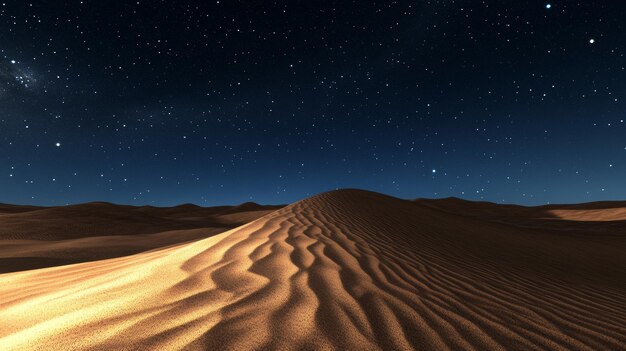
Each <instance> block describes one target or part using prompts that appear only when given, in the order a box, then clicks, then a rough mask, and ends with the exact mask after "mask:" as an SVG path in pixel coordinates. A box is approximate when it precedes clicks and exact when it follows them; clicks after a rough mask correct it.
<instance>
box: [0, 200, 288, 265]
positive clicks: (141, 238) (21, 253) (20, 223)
mask: <svg viewBox="0 0 626 351" xmlns="http://www.w3.org/2000/svg"><path fill="white" fill-rule="evenodd" d="M280 207H282V206H260V205H257V204H254V203H245V204H241V205H238V206H219V207H199V206H196V205H180V206H176V207H152V206H142V207H134V206H125V205H115V204H111V203H103V202H94V203H87V204H79V205H71V206H60V207H33V206H13V205H2V204H0V273H8V272H16V271H21V270H27V269H35V268H44V267H52V266H60V265H64V264H71V263H78V262H87V261H94V260H102V259H106V258H113V257H120V256H126V255H131V254H135V253H139V252H143V251H148V250H153V249H157V248H161V247H165V246H169V245H174V244H180V243H182V242H188V241H192V240H198V239H204V238H206V237H208V236H211V235H214V234H217V233H222V232H225V231H227V230H229V229H232V228H235V227H239V226H240V225H243V224H245V223H248V222H251V221H253V220H255V219H257V218H259V217H262V216H264V215H266V214H268V213H271V212H273V211H275V210H276V209H278V208H280Z"/></svg>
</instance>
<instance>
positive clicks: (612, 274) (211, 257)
mask: <svg viewBox="0 0 626 351" xmlns="http://www.w3.org/2000/svg"><path fill="white" fill-rule="evenodd" d="M455 206H456V210H455V211H452V210H449V209H443V207H442V206H435V205H433V204H432V203H426V202H420V201H417V202H410V201H404V200H399V199H395V198H391V197H387V196H384V195H380V194H376V193H371V192H365V191H358V190H343V191H335V192H330V193H324V194H321V195H318V196H314V197H312V198H309V199H306V200H303V201H300V202H297V203H295V204H292V205H290V206H287V207H285V208H282V209H280V210H277V211H275V212H272V213H270V214H267V215H266V216H264V217H262V218H259V219H257V220H255V221H253V222H251V223H249V224H245V225H243V226H241V227H238V228H235V229H232V230H229V231H227V232H225V233H222V234H218V235H215V236H213V237H210V238H207V239H203V240H199V241H195V242H191V243H185V244H180V245H176V246H171V247H168V248H165V249H161V250H154V251H150V252H144V253H140V254H136V255H132V256H127V257H120V258H114V259H108V260H103V261H94V262H87V263H81V264H75V265H68V266H61V267H53V268H44V269H38V270H31V271H25V272H16V273H8V274H3V275H0V346H1V347H0V348H1V349H2V350H34V349H40V350H64V349H69V350H87V349H115V350H120V349H133V350H134V349H144V350H145V349H154V350H164V349H190V350H194V349H198V350H253V349H254V350H265V349H269V350H272V349H276V350H412V349H422V350H424V349H426V350H447V349H450V350H451V349H463V350H502V349H507V350H537V349H553V350H558V349H561V350H620V349H624V348H625V347H626V275H625V274H624V272H625V271H626V256H625V255H624V252H626V238H625V237H624V236H623V235H621V234H620V233H617V234H615V233H611V231H610V228H611V226H610V225H611V224H613V225H615V223H613V222H615V221H613V222H594V225H595V226H596V227H595V231H594V232H593V233H591V234H588V235H584V234H583V232H584V228H585V227H583V229H579V230H578V232H577V234H576V235H564V234H563V231H559V230H557V229H555V227H554V224H552V222H550V224H545V223H544V221H543V220H539V221H538V222H537V224H535V225H532V223H533V219H532V218H525V219H524V220H519V219H518V220H510V219H507V218H508V217H506V218H504V219H500V220H498V218H496V217H497V211H498V210H494V209H490V211H491V212H490V214H489V215H483V216H486V217H485V218H482V217H481V215H477V214H475V213H474V214H472V215H470V214H467V213H464V211H463V210H462V206H461V208H459V206H457V205H455ZM493 211H496V213H495V214H494V212H493ZM469 212H471V211H469ZM519 216H521V215H519ZM513 217H515V216H513ZM550 220H551V221H553V222H554V223H561V224H563V225H566V226H568V227H571V228H577V227H576V226H577V225H583V226H586V225H588V224H589V223H586V222H580V221H575V220H573V221H567V220H563V219H562V218H559V217H558V216H555V218H551V219H550ZM545 225H547V227H545ZM620 225H621V224H620ZM603 226H605V227H604V228H605V229H604V231H603V230H602V228H603ZM606 226H608V227H606ZM606 228H609V229H606Z"/></svg>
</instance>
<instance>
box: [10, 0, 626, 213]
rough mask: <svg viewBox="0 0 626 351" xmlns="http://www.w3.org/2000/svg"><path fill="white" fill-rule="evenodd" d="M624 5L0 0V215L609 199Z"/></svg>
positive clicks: (615, 172)
mask: <svg viewBox="0 0 626 351" xmlns="http://www.w3.org/2000/svg"><path fill="white" fill-rule="evenodd" d="M625 24H626V3H624V2H622V1H554V2H542V1H473V0H466V1H443V0H442V1H435V0H432V1H419V0H418V1H402V0H399V1H387V2H385V1H382V2H381V1H378V2H371V1H332V2H331V1H313V2H311V1H284V2H267V1H229V0H219V1H147V0H139V1H125V2H122V1H90V0H83V1H62V2H58V1H23V0H20V1H17V0H14V1H5V2H3V3H2V4H1V7H0V202H5V203H19V204H43V205H53V204H66V203H77V202H87V201H95V200H98V201H112V202H117V203H129V204H155V205H172V204H178V203H186V202H191V203H196V204H200V205H216V204H234V203H240V202H244V201H256V202H260V203H289V202H292V201H294V200H297V199H301V198H304V197H307V196H309V195H312V194H315V193H319V192H322V191H326V190H331V189H334V188H344V187H350V188H364V189H370V190H374V191H379V192H383V193H387V194H391V195H394V196H398V197H402V198H416V197H447V196H457V197H462V198H466V199H472V200H489V201H495V202H509V203H520V204H543V203H555V202H583V201H594V200H606V199H626V123H624V119H625V118H626V97H625V96H624V94H625V93H626V69H625V66H626V57H625V53H626V26H625Z"/></svg>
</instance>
